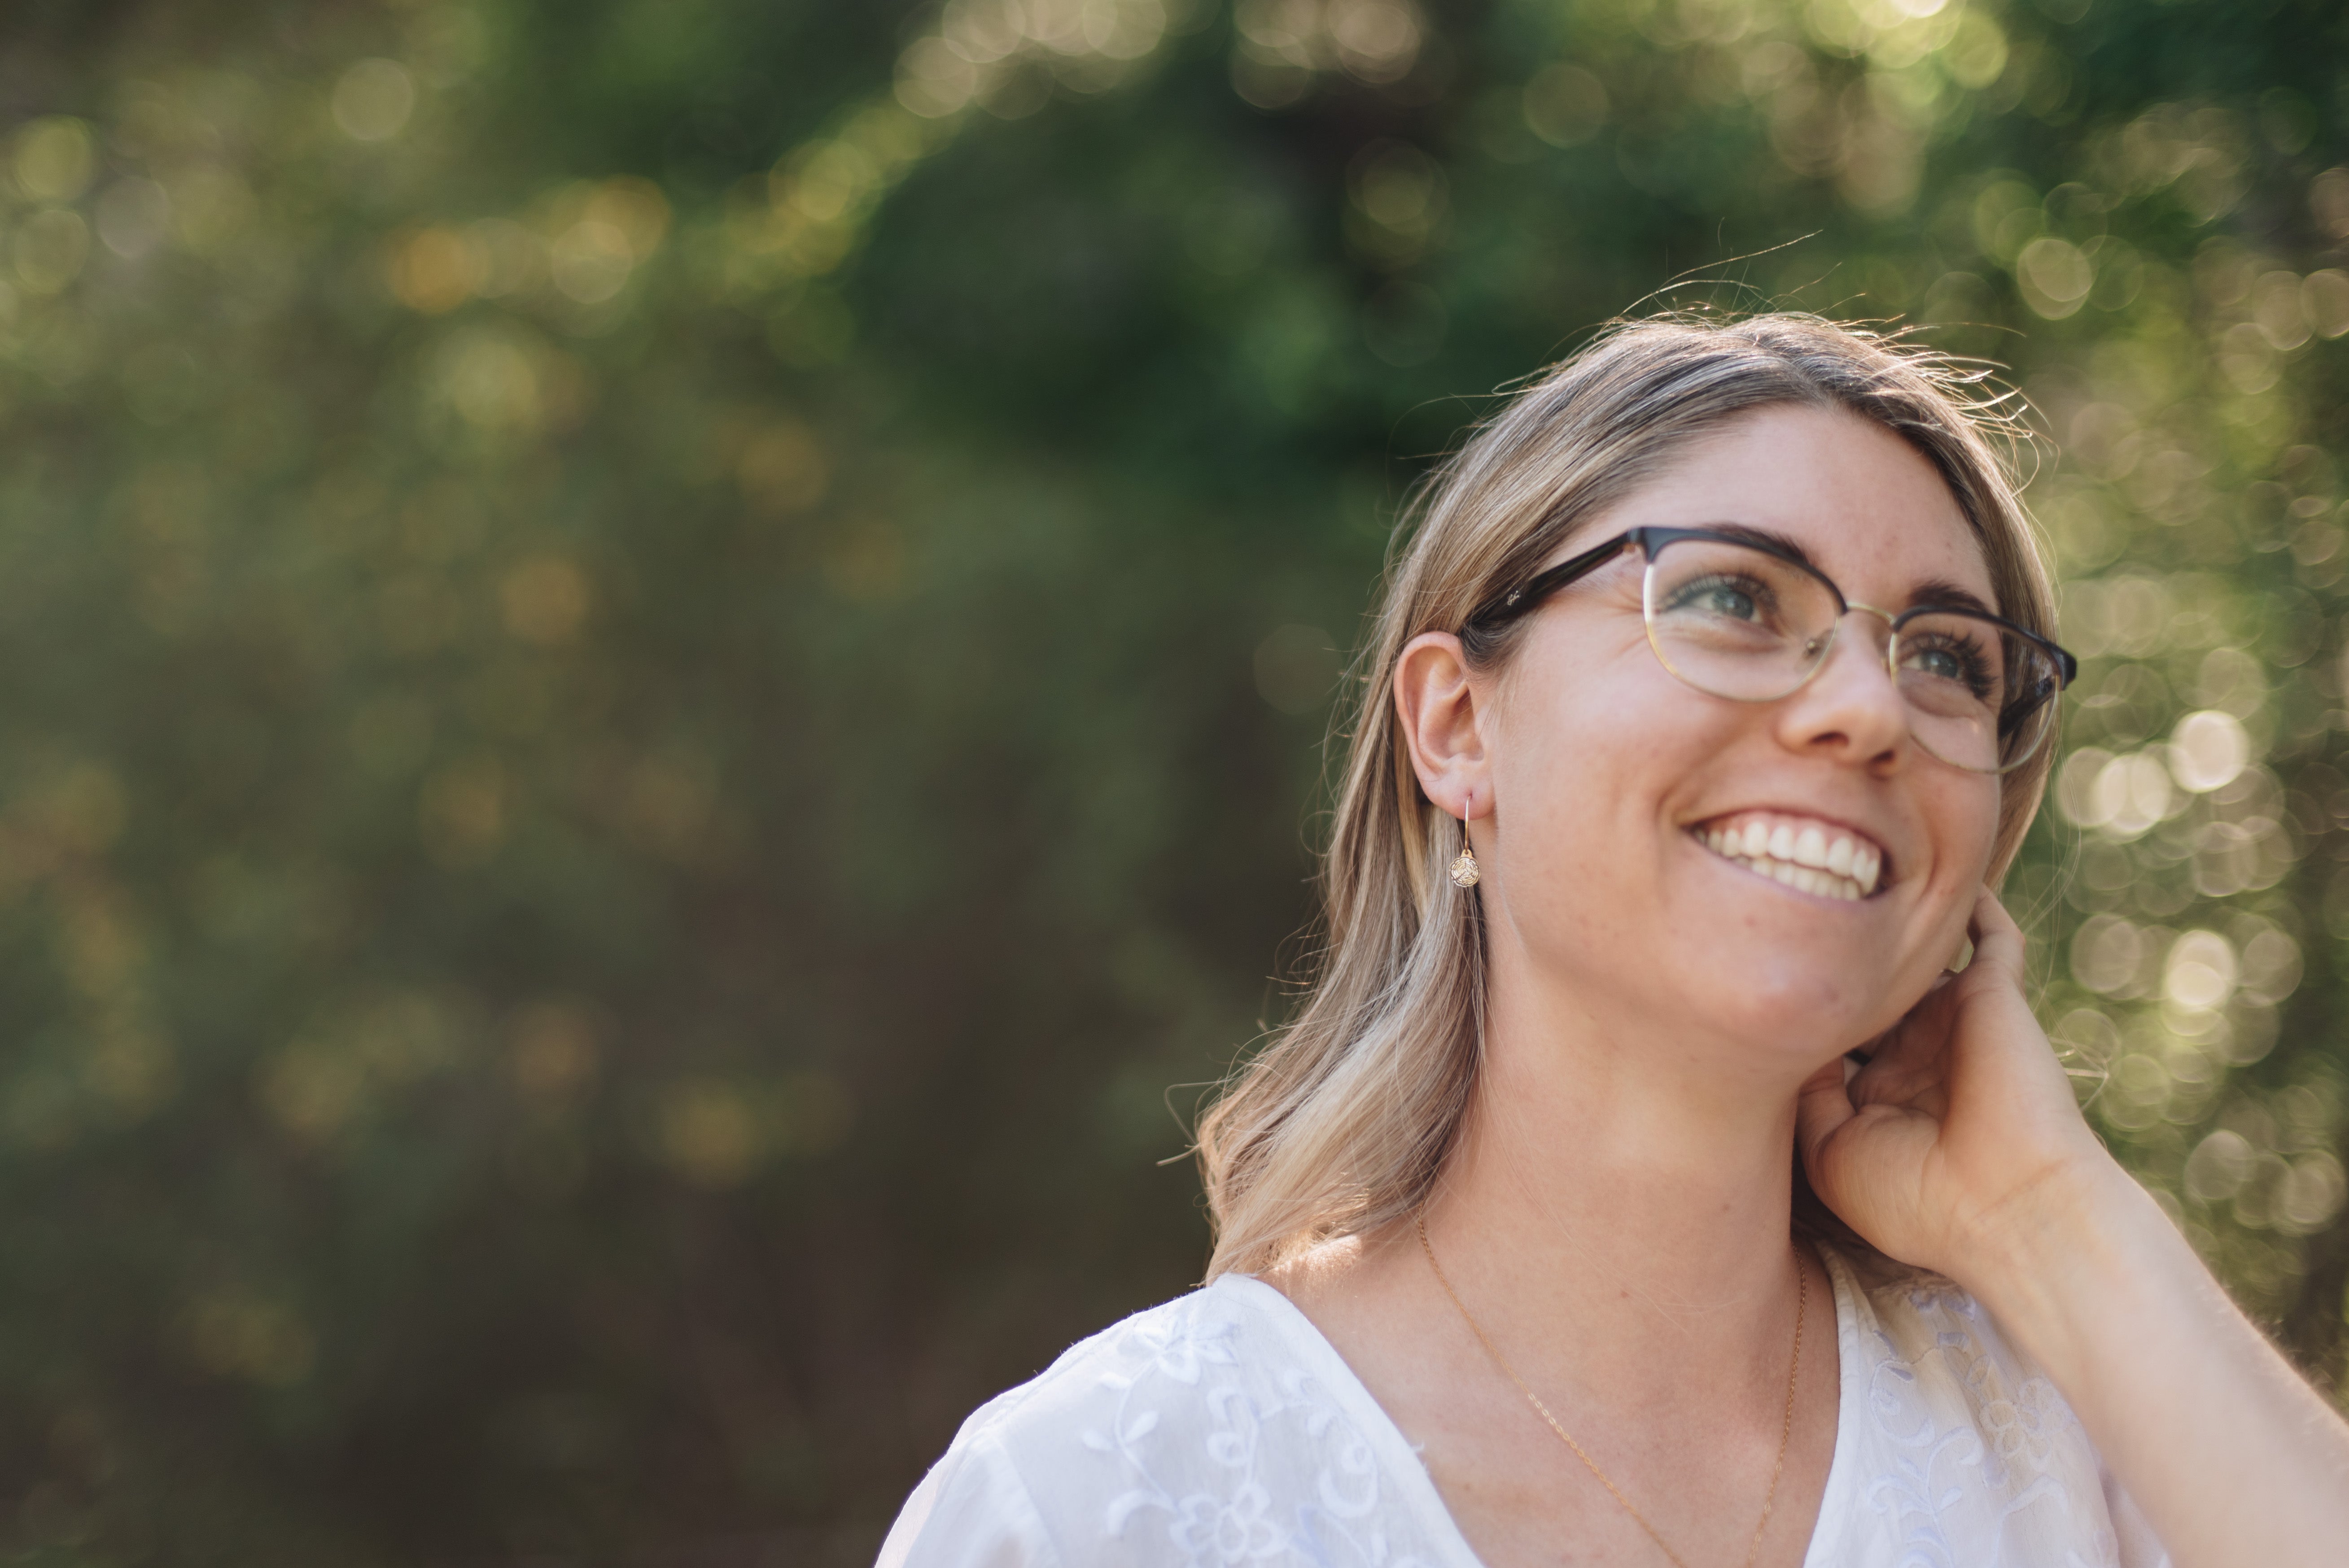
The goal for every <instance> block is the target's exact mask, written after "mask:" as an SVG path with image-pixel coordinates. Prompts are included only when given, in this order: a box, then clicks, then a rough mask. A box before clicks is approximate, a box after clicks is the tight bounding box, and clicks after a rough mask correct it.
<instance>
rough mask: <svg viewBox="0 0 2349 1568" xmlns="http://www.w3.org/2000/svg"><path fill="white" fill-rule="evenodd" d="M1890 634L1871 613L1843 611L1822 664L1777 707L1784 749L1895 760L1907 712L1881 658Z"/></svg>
mask: <svg viewBox="0 0 2349 1568" xmlns="http://www.w3.org/2000/svg"><path fill="white" fill-rule="evenodd" d="M1891 634H1892V629H1891V627H1890V625H1889V624H1888V623H1887V622H1886V621H1885V620H1884V618H1883V617H1882V616H1881V615H1879V614H1877V613H1876V612H1874V611H1871V610H1868V609H1864V608H1862V607H1860V606H1858V605H1854V606H1853V607H1852V608H1851V609H1850V610H1847V611H1846V612H1845V614H1844V618H1843V621H1842V623H1841V624H1839V625H1838V626H1837V629H1836V637H1835V642H1834V644H1833V645H1831V646H1830V647H1829V648H1828V649H1827V655H1826V663H1825V664H1824V665H1821V666H1820V669H1819V672H1818V674H1816V675H1815V676H1812V677H1811V678H1810V679H1809V680H1808V681H1806V683H1804V685H1803V686H1802V687H1801V689H1800V690H1798V691H1796V692H1795V694H1794V695H1793V696H1789V697H1787V698H1786V699H1785V702H1784V703H1782V704H1781V705H1780V707H1779V711H1778V738H1779V740H1780V741H1781V742H1782V743H1783V744H1784V745H1785V746H1786V748H1788V749H1790V750H1794V751H1799V752H1802V753H1804V754H1806V755H1826V756H1829V757H1832V758H1835V759H1836V760H1837V761H1842V762H1847V763H1863V764H1872V765H1876V766H1878V767H1882V766H1889V765H1892V764H1895V763H1897V762H1898V761H1899V758H1900V757H1901V756H1902V754H1903V753H1905V752H1906V750H1907V749H1908V746H1909V709H1908V705H1907V704H1906V703H1905V702H1904V701H1903V700H1902V699H1901V696H1900V688H1899V686H1898V685H1897V684H1896V683H1895V682H1894V680H1893V677H1892V671H1891V669H1890V668H1889V665H1888V663H1887V660H1886V657H1885V650H1886V648H1887V647H1888V646H1889V643H1890V639H1891Z"/></svg>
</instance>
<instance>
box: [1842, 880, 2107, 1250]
mask: <svg viewBox="0 0 2349 1568" xmlns="http://www.w3.org/2000/svg"><path fill="white" fill-rule="evenodd" d="M1967 934H1969V935H1971V937H1972V938H1973V944H1974V956H1973V962H1972V963H1971V965H1967V967H1966V968H1965V970H1964V971H1963V972H1962V973H1961V974H1957V975H1943V976H1942V977H1941V978H1940V980H1939V981H1937V982H1936V983H1935V985H1934V987H1933V989H1932V990H1931V991H1930V992H1928V993H1927V994H1926V995H1925V999H1924V1000H1923V1001H1921V1002H1920V1003H1918V1004H1917V1006H1915V1007H1913V1008H1911V1009H1910V1010H1909V1016H1907V1017H1905V1018H1903V1019H1902V1020H1901V1021H1900V1022H1899V1025H1897V1026H1895V1027H1894V1028H1893V1029H1892V1030H1891V1032H1890V1033H1889V1034H1887V1035H1886V1036H1885V1037H1883V1038H1882V1039H1881V1040H1879V1041H1878V1043H1877V1047H1876V1052H1875V1055H1874V1057H1873V1058H1872V1059H1871V1060H1870V1061H1869V1062H1868V1065H1867V1066H1866V1067H1864V1068H1860V1069H1859V1070H1858V1071H1857V1073H1856V1074H1854V1073H1851V1072H1850V1071H1849V1069H1848V1068H1847V1067H1846V1066H1845V1064H1844V1063H1843V1062H1842V1061H1840V1060H1838V1061H1836V1062H1833V1063H1830V1064H1829V1065H1827V1066H1826V1067H1825V1068H1821V1069H1820V1070H1819V1071H1818V1072H1817V1073H1816V1074H1815V1075H1813V1077H1812V1078H1811V1079H1810V1081H1809V1082H1807V1083H1806V1084H1805V1085H1804V1086H1803V1091H1802V1099H1801V1101H1800V1105H1799V1111H1798V1116H1797V1121H1796V1129H1797V1137H1798V1139H1799V1140H1800V1144H1801V1149H1802V1154H1803V1163H1804V1166H1805V1168H1806V1170H1807V1171H1809V1172H1810V1178H1811V1186H1812V1189H1813V1190H1814V1191H1816V1192H1817V1193H1818V1195H1819V1197H1820V1198H1821V1199H1823V1200H1824V1201H1825V1202H1826V1205H1827V1206H1828V1207H1829V1208H1831V1209H1833V1210H1834V1211H1835V1212H1836V1213H1837V1215H1839V1216H1840V1217H1841V1218H1842V1219H1843V1221H1844V1222H1845V1223H1847V1224H1848V1225H1849V1226H1851V1228H1852V1229H1853V1230H1855V1231H1857V1232H1858V1233H1860V1234H1861V1235H1862V1236H1863V1237H1865V1238H1867V1240H1868V1242H1869V1243H1871V1244H1873V1245H1874V1246H1876V1247H1877V1248H1878V1250H1879V1251H1882V1252H1884V1253H1888V1254H1889V1255H1890V1256H1893V1257H1896V1258H1899V1260H1901V1261H1902V1262H1903V1263H1909V1264H1918V1265H1919V1266H1920V1267H1924V1268H1930V1269H1932V1270H1934V1271H1936V1272H1938V1273H1940V1274H1948V1275H1950V1276H1951V1277H1952V1278H1954V1279H1956V1280H1957V1281H1959V1283H1961V1284H1966V1285H1968V1286H1969V1287H1970V1288H1971V1287H1973V1286H1974V1283H1975V1281H1974V1275H1975V1274H1977V1272H1978V1271H1979V1269H1980V1268H1981V1267H1982V1266H1984V1265H1985V1264H1988V1265H1989V1266H1993V1267H1994V1266H1996V1265H1995V1263H1994V1262H1993V1261H1992V1260H1994V1259H1996V1258H1998V1257H2002V1256H2007V1255H2011V1254H2012V1252H2013V1246H2012V1240H2013V1238H2012V1237H2011V1235H2010V1234H2009V1233H2010V1232H2011V1231H2012V1230H2013V1229H2014V1228H2016V1227H2030V1228H2033V1229H2034V1230H2044V1227H2046V1226H2047V1225H2049V1224H2050V1223H2054V1224H2057V1225H2062V1224H2064V1223H2065V1222H2077V1221H2078V1220H2079V1219H2081V1218H2083V1217H2085V1216H2084V1215H2082V1214H2081V1213H2080V1212H2078V1211H2080V1210H2082V1209H2085V1207H2086V1206H2087V1205H2089V1204H2090V1203H2091V1202H2093V1200H2094V1197H2095V1194H2096V1193H2097V1191H2098V1190H2099V1189H2103V1188H2107V1187H2108V1186H2109V1185H2110V1183H2111V1181H2112V1180H2113V1178H2115V1177H2120V1176H2121V1172H2120V1171H2119V1168H2118V1167H2117V1166H2116V1165H2115V1164H2114V1162H2113V1161H2112V1160H2111V1158H2110V1157H2109V1156H2108V1155H2106V1152H2105V1150H2104V1146H2103V1145H2102V1144H2100V1143H2099V1142H2097V1140H2096V1138H2095V1134H2094V1133H2092V1132H2091V1131H2090V1130H2088V1126H2087V1123H2086V1122H2085V1120H2083V1119H2082V1118H2081V1116H2080V1112H2079V1109H2078V1107H2077V1105H2076V1104H2075V1100H2074V1099H2073V1095H2072V1087H2071V1083H2070V1081H2069V1080H2068V1079H2067V1078H2065V1077H2064V1070H2063V1068H2061V1067H2060V1066H2058V1065H2057V1063H2056V1060H2055V1057H2054V1052H2053V1051H2052V1050H2051V1049H2049V1047H2048V1044H2047V1037H2046V1035H2045V1034H2044V1032H2043V1031H2042V1030H2041V1029H2040V1027H2039V1022H2038V1020H2037V1019H2036V1018H2034V1017H2033V1016H2032V1013H2031V1006H2030V1004H2029V1003H2028V1002H2026V1001H2025V1000H2024V999H2023V933H2022V931H2021V929H2020V928H2018V927H2017V926H2016V925H2015V923H2014V921H2013V917H2012V916H2010V915H2009V914H2008V913H2006V910H2005V908H2004V907H2003V906H2002V905H2001V904H2000V903H1999V902H1998V899H1997V897H1996V895H1995V894H1993V893H1992V892H1991V891H1990V890H1989V889H1988V888H1984V889H1983V890H1982V893H1981V896H1980V897H1979V898H1978V899H1977V900H1976V901H1975V903H1974V909H1973V915H1972V918H1971V921H1970V922H1969V923H1968V925H1967ZM1847 1078H1848V1079H1849V1081H1848V1082H1847V1081H1846V1079H1847ZM2123 1179H2124V1180H2125V1179H2126V1178H2123Z"/></svg>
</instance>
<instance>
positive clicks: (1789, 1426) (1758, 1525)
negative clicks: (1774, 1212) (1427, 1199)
mask: <svg viewBox="0 0 2349 1568" xmlns="http://www.w3.org/2000/svg"><path fill="white" fill-rule="evenodd" d="M1412 1222H1413V1224H1415V1225H1416V1226H1418V1228H1419V1250H1420V1251H1422V1252H1423V1253H1426V1254H1427V1266H1428V1267H1429V1268H1431V1269H1433V1270H1434V1271H1435V1283H1436V1284H1440V1285H1442V1286H1443V1287H1444V1295H1448V1296H1450V1297H1451V1298H1452V1305H1454V1306H1456V1307H1458V1308H1459V1309H1460V1317H1461V1320H1462V1321H1463V1322H1464V1323H1466V1324H1467V1325H1468V1332H1469V1333H1471V1334H1473V1335H1475V1336H1476V1343H1477V1344H1479V1345H1481V1346H1484V1347H1485V1355H1487V1356H1489V1357H1492V1358H1493V1364H1494V1365H1495V1366H1496V1367H1499V1368H1500V1369H1501V1370H1502V1371H1504V1372H1506V1373H1507V1374H1508V1375H1509V1381H1510V1382H1512V1383H1515V1384H1516V1386H1517V1392H1518V1393H1520V1394H1523V1395H1524V1396H1525V1397H1526V1403H1527V1404H1529V1405H1531V1406H1533V1408H1534V1410H1535V1413H1536V1414H1537V1415H1539V1416H1540V1417H1541V1418H1542V1419H1543V1420H1544V1421H1547V1423H1549V1429H1550V1430H1551V1431H1553V1432H1556V1433H1557V1437H1558V1440H1559V1441H1560V1442H1562V1443H1564V1444H1565V1445H1566V1446H1567V1447H1568V1448H1569V1449H1573V1450H1574V1457H1575V1458H1576V1459H1578V1460H1581V1461H1582V1466H1583V1468H1584V1469H1585V1470H1588V1471H1589V1472H1590V1473H1591V1474H1592V1475H1594V1476H1597V1477H1598V1478H1599V1485H1600V1486H1603V1487H1605V1488H1606V1489H1607V1495H1608V1496H1609V1497H1611V1498H1613V1499H1614V1500H1615V1501H1617V1502H1619V1503H1621V1504H1622V1505H1623V1511H1624V1512H1626V1513H1628V1514H1630V1516H1631V1522H1632V1523H1634V1524H1637V1525H1638V1526H1639V1527H1640V1529H1642V1530H1644V1531H1646V1532H1648V1539H1649V1540H1651V1541H1652V1542H1655V1543H1656V1550H1657V1551H1659V1552H1661V1553H1663V1554H1664V1555H1665V1556H1666V1557H1668V1558H1670V1559H1671V1564H1672V1568H1688V1564H1687V1563H1683V1562H1682V1561H1681V1555H1680V1553H1677V1552H1675V1551H1673V1550H1672V1549H1671V1547H1669V1546H1667V1545H1665V1544H1664V1538H1663V1537H1662V1536H1661V1535H1659V1534H1657V1533H1656V1527H1655V1526H1654V1525H1652V1524H1651V1523H1649V1522H1648V1521H1647V1517H1646V1516H1645V1515H1644V1514H1642V1513H1641V1512H1640V1511H1639V1510H1638V1509H1636V1508H1633V1507H1632V1506H1631V1500H1630V1498H1628V1497H1625V1496H1624V1495H1623V1494H1622V1493H1621V1492H1620V1491H1617V1490H1616V1487H1615V1483H1614V1482H1613V1481H1611V1480H1608V1479H1607V1472H1606V1471H1605V1470H1600V1469H1599V1462H1598V1461H1597V1460H1594V1459H1592V1458H1591V1457H1590V1456H1589V1454H1588V1453H1586V1452H1585V1451H1584V1450H1583V1447H1582V1445H1581V1444H1580V1443H1578V1442H1576V1441H1575V1440H1574V1435H1573V1434H1572V1433H1570V1432H1568V1430H1567V1429H1565V1428H1564V1427H1562V1426H1560V1425H1559V1424H1558V1419H1557V1417H1556V1416H1553V1415H1551V1414H1550V1413H1549V1407H1548V1406H1547V1405H1545V1404H1543V1403H1542V1402H1541V1396H1540V1395H1538V1394H1537V1393H1535V1392H1534V1391H1533V1389H1532V1388H1531V1387H1527V1386H1526V1380H1525V1379H1524V1378H1523V1377H1518V1376H1517V1369H1516V1367H1512V1366H1510V1365H1509V1358H1508V1357H1506V1356H1504V1355H1502V1354H1501V1352H1500V1349H1499V1347H1497V1346H1495V1345H1494V1343H1493V1342H1492V1341H1491V1340H1490V1339H1488V1338H1486V1337H1485V1331H1484V1329H1482V1328H1481V1327H1479V1326H1477V1323H1476V1318H1475V1314H1473V1313H1471V1312H1470V1311H1469V1310H1468V1304H1467V1303H1466V1302H1464V1301H1462V1300H1461V1299H1460V1293H1459V1292H1458V1291H1456V1290H1454V1289H1453V1288H1452V1282H1451V1281H1450V1280H1448V1279H1446V1278H1444V1265H1443V1264H1439V1263H1437V1262H1436V1261H1435V1249H1434V1248H1433V1247H1432V1246H1430V1245H1428V1243H1427V1214H1426V1212H1425V1211H1422V1212H1419V1213H1417V1214H1414V1215H1413V1216H1412ZM1795 1280H1796V1282H1797V1283H1796V1285H1795V1355H1794V1361H1793V1364H1792V1365H1791V1366H1789V1367H1787V1368H1786V1416H1785V1421H1784V1422H1783V1423H1782V1424H1781V1425H1780V1428H1779V1430H1778V1462H1777V1463H1776V1464H1775V1465H1773V1466H1772V1467H1771V1468H1770V1490H1769V1491H1767V1492H1765V1493H1764V1494H1763V1497H1762V1517H1761V1518H1760V1519H1759V1520H1757V1521H1755V1522H1754V1543H1753V1544H1752V1545H1751V1546H1748V1547H1747V1548H1746V1549H1745V1568H1754V1559H1755V1558H1756V1557H1759V1556H1760V1555H1761V1554H1762V1532H1763V1531H1764V1530H1765V1529H1767V1528H1768V1527H1769V1524H1770V1510H1771V1509H1772V1508H1773V1507H1775V1506H1776V1504H1777V1501H1778V1478H1779V1477H1780V1476H1782V1475H1784V1474H1785V1471H1786V1444H1787V1441H1788V1439H1791V1438H1793V1437H1794V1435H1795V1379H1796V1377H1797V1376H1798V1375H1799V1374H1800V1373H1801V1371H1802V1369H1803V1309H1804V1308H1805V1307H1806V1306H1808V1305H1810V1300H1811V1274H1810V1271H1809V1270H1808V1269H1806V1268H1805V1267H1803V1266H1802V1259H1801V1257H1800V1256H1799V1255H1798V1256H1797V1257H1796V1258H1795Z"/></svg>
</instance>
